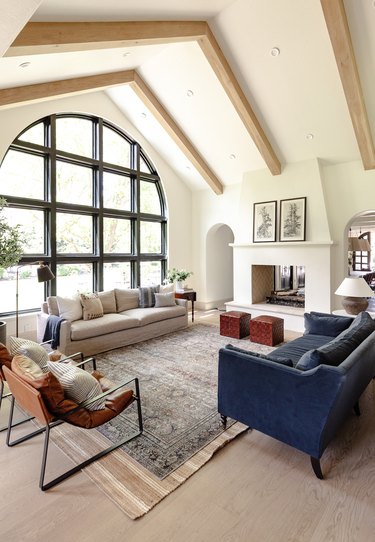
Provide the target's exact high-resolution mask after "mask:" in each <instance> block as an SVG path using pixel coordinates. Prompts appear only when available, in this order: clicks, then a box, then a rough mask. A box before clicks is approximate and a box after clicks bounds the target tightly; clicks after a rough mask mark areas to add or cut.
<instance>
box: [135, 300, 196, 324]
mask: <svg viewBox="0 0 375 542" xmlns="http://www.w3.org/2000/svg"><path fill="white" fill-rule="evenodd" d="M184 314H186V308H185V307H181V306H180V305H174V306H173V307H159V308H157V307H151V308H149V309H132V310H129V311H126V315H127V316H129V317H130V318H136V319H137V321H138V323H139V324H140V325H141V326H144V325H147V324H152V323H153V322H161V321H162V320H168V319H169V318H176V317H177V316H184Z"/></svg>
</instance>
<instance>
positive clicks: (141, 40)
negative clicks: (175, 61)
mask: <svg viewBox="0 0 375 542" xmlns="http://www.w3.org/2000/svg"><path fill="white" fill-rule="evenodd" d="M186 41H196V42H197V43H198V44H199V46H200V48H201V50H202V52H203V53H204V55H205V56H206V58H207V60H208V62H209V64H210V65H211V67H212V69H213V70H214V72H215V74H216V76H217V77H218V80H219V82H220V83H221V85H222V86H223V88H224V90H225V92H226V94H227V96H228V98H229V99H230V101H231V103H232V104H233V106H234V108H235V110H236V111H237V113H238V115H239V117H240V119H241V121H242V122H243V124H244V126H245V128H246V130H247V131H248V133H249V134H250V136H251V138H252V140H253V142H254V144H255V145H256V147H257V148H258V150H259V152H260V154H261V156H262V158H263V160H264V161H265V163H266V164H267V166H268V168H269V170H270V171H271V173H272V174H273V175H278V174H280V173H281V164H280V161H279V160H278V158H277V156H276V153H275V151H274V150H273V148H272V146H271V144H270V142H269V140H268V138H267V136H266V134H265V132H264V130H263V128H262V126H261V124H260V122H259V121H258V119H257V117H256V115H255V113H254V111H253V109H252V108H251V106H250V104H249V102H248V100H247V98H246V96H245V94H244V92H243V91H242V89H241V87H240V85H239V83H238V81H237V80H236V77H235V75H234V73H233V71H232V70H231V68H230V66H229V63H228V62H227V60H226V58H225V56H224V54H223V52H222V50H221V49H220V47H219V45H218V43H217V41H216V39H215V37H214V35H213V34H212V32H211V30H210V27H209V25H208V24H207V22H206V21H131V22H81V23H79V22H70V23H69V22H65V23H42V22H40V23H28V24H27V25H26V26H25V28H24V29H23V30H22V31H21V33H20V34H19V35H18V36H17V38H16V39H15V41H14V42H13V43H12V46H11V47H10V49H9V50H8V52H7V53H6V55H7V56H15V55H17V56H19V55H32V54H45V53H58V52H67V51H70V52H72V51H83V50H95V49H103V48H114V47H126V46H139V45H150V44H163V43H164V44H168V43H176V42H186Z"/></svg>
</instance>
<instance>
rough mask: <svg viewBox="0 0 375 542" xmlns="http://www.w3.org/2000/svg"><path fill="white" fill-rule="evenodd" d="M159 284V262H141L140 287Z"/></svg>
mask: <svg viewBox="0 0 375 542" xmlns="http://www.w3.org/2000/svg"><path fill="white" fill-rule="evenodd" d="M160 283H161V262H141V286H150V285H152V284H160Z"/></svg>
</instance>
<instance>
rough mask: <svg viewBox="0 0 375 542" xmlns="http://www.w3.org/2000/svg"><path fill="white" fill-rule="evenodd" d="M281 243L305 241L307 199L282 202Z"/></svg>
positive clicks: (284, 200) (283, 200) (292, 199)
mask: <svg viewBox="0 0 375 542" xmlns="http://www.w3.org/2000/svg"><path fill="white" fill-rule="evenodd" d="M279 236H280V242H295V241H305V239H306V197H303V198H291V199H282V200H280V227H279Z"/></svg>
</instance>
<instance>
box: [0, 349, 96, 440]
mask: <svg viewBox="0 0 375 542" xmlns="http://www.w3.org/2000/svg"><path fill="white" fill-rule="evenodd" d="M51 340H52V339H51ZM50 342H51V341H45V342H44V343H40V346H43V345H44V344H48V343H50ZM77 356H78V357H79V358H80V359H81V361H80V362H79V363H77V364H76V367H82V368H85V365H86V363H91V362H92V368H93V370H94V371H95V370H96V359H95V358H93V357H90V358H87V359H84V356H83V353H82V352H76V353H75V354H71V355H70V356H65V357H64V358H62V359H59V360H58V361H57V362H56V363H64V362H65V361H67V360H70V359H74V358H76V357H77ZM4 388H5V382H4V380H3V379H1V380H0V409H1V404H2V402H3V399H5V398H6V397H11V395H12V394H11V393H10V392H9V393H4ZM30 420H32V418H25V419H23V420H20V421H19V422H16V423H14V424H13V426H12V427H17V425H21V424H23V423H25V422H29V421H30ZM7 429H8V425H4V426H3V427H0V433H2V432H3V431H7Z"/></svg>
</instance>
